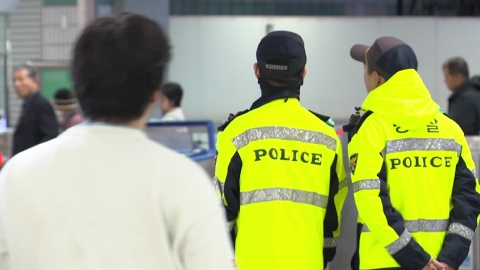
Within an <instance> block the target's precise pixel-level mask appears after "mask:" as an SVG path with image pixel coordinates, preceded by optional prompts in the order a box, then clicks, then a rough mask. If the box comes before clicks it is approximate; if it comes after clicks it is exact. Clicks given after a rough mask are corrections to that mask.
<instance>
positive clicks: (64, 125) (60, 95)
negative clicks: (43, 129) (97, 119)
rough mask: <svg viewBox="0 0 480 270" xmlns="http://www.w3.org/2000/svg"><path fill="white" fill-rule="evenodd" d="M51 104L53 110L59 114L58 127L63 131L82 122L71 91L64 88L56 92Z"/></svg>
mask: <svg viewBox="0 0 480 270" xmlns="http://www.w3.org/2000/svg"><path fill="white" fill-rule="evenodd" d="M53 104H54V107H55V109H57V111H59V112H60V119H59V120H58V125H59V127H60V128H61V129H63V130H64V131H65V130H67V129H69V128H71V127H73V126H76V125H78V124H80V123H82V122H83V121H84V119H83V114H82V112H81V110H80V108H79V107H78V105H77V102H76V101H75V95H74V94H73V92H72V91H70V90H68V89H65V88H62V89H59V90H57V92H56V93H55V96H54V99H53Z"/></svg>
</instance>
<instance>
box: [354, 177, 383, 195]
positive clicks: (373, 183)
mask: <svg viewBox="0 0 480 270" xmlns="http://www.w3.org/2000/svg"><path fill="white" fill-rule="evenodd" d="M365 189H380V180H379V179H369V180H360V181H357V182H355V183H353V192H358V191H360V190H365Z"/></svg>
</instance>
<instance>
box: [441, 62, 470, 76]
mask: <svg viewBox="0 0 480 270" xmlns="http://www.w3.org/2000/svg"><path fill="white" fill-rule="evenodd" d="M443 68H446V69H447V70H448V72H449V73H450V74H451V75H457V74H460V75H462V76H463V77H464V78H465V79H468V78H469V77H470V72H469V71H468V64H467V61H465V59H463V58H462V57H453V58H450V59H448V60H447V61H446V62H445V63H444V64H443Z"/></svg>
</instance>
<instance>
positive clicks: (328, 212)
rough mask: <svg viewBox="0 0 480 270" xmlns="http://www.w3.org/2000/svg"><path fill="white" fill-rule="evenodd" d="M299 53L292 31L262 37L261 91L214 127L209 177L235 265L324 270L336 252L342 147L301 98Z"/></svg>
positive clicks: (251, 269) (245, 269)
mask: <svg viewBox="0 0 480 270" xmlns="http://www.w3.org/2000/svg"><path fill="white" fill-rule="evenodd" d="M306 60H307V58H306V54H305V48H304V43H303V40H302V38H301V37H300V36H299V35H297V34H295V33H291V32H286V31H278V32H271V33H269V34H268V35H267V36H265V37H264V38H263V39H262V40H261V41H260V44H259V45H258V48H257V63H256V64H255V65H254V71H255V75H256V77H257V78H258V83H259V84H260V89H261V92H262V96H261V97H260V98H259V99H258V100H257V101H255V102H254V103H253V105H252V106H251V108H250V110H246V111H243V112H241V113H238V114H237V115H235V116H233V117H230V120H229V121H227V122H226V123H225V124H223V125H222V126H221V127H219V131H220V132H219V135H218V141H217V150H218V155H217V160H216V169H215V175H216V177H215V179H214V183H215V185H216V186H217V188H218V192H219V193H220V196H221V198H222V200H223V203H224V205H225V209H226V213H227V219H228V222H229V224H230V227H231V228H232V229H233V230H235V231H236V239H235V240H234V241H235V248H236V258H237V265H238V268H239V269H240V270H256V269H258V270H268V269H296V270H307V269H308V270H310V269H323V268H324V263H325V267H326V264H327V262H329V261H331V260H332V259H333V257H334V255H335V247H336V239H335V238H336V237H338V235H339V230H340V226H339V224H340V221H339V219H340V211H341V209H342V206H343V202H344V199H345V197H346V194H347V186H346V181H345V171H344V167H343V164H342V147H341V144H340V141H339V139H338V137H337V135H336V133H335V130H334V128H333V122H332V121H331V119H330V118H329V117H327V116H323V115H320V114H316V113H313V112H310V111H308V110H307V109H305V108H303V107H302V106H301V105H300V102H299V99H300V87H301V85H302V84H303V79H304V77H305V74H306V69H305V64H306ZM323 248H325V249H324V250H322V249H323Z"/></svg>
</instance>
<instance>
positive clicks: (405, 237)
mask: <svg viewBox="0 0 480 270" xmlns="http://www.w3.org/2000/svg"><path fill="white" fill-rule="evenodd" d="M410 239H412V235H410V233H409V232H408V231H407V230H405V231H404V232H403V233H402V235H400V237H399V238H398V239H397V240H395V242H393V243H391V244H390V245H388V246H386V247H385V248H386V249H387V250H388V252H389V253H390V255H393V254H395V253H397V252H399V251H400V250H401V249H402V248H404V247H405V246H407V245H408V242H410Z"/></svg>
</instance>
